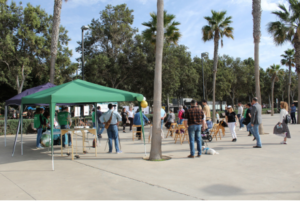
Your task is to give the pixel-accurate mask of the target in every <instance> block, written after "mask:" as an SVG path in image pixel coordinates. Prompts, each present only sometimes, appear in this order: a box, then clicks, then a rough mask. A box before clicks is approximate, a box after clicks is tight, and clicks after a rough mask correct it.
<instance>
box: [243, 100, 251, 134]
mask: <svg viewBox="0 0 300 201" xmlns="http://www.w3.org/2000/svg"><path fill="white" fill-rule="evenodd" d="M243 121H244V123H245V125H246V127H247V131H249V135H248V136H251V135H252V133H251V131H252V129H251V103H247V104H246V112H245V116H244V120H243Z"/></svg>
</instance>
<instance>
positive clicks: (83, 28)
mask: <svg viewBox="0 0 300 201" xmlns="http://www.w3.org/2000/svg"><path fill="white" fill-rule="evenodd" d="M88 29H89V27H88V26H82V27H81V30H82V32H81V37H82V38H81V47H82V50H81V51H82V58H81V60H82V61H81V65H82V68H81V73H82V80H84V40H83V35H84V30H88Z"/></svg>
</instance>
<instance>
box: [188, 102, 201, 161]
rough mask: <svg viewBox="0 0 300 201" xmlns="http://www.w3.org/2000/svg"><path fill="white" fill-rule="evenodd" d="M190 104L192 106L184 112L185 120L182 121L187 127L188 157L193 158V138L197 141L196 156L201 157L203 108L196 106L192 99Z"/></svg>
mask: <svg viewBox="0 0 300 201" xmlns="http://www.w3.org/2000/svg"><path fill="white" fill-rule="evenodd" d="M191 106H192V107H191V108H190V109H188V110H187V111H186V112H185V115H184V117H185V119H187V121H184V125H185V127H186V128H187V127H188V132H189V141H190V155H189V156H188V158H195V148H194V146H195V144H194V140H196V142H197V151H198V155H197V157H201V153H202V142H201V140H202V138H201V127H202V126H204V119H203V118H204V113H203V110H200V109H199V108H198V107H197V101H195V100H192V101H191Z"/></svg>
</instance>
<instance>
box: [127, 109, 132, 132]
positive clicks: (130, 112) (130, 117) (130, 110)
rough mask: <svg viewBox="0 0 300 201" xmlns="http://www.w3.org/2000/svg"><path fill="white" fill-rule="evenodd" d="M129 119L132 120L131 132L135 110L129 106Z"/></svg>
mask: <svg viewBox="0 0 300 201" xmlns="http://www.w3.org/2000/svg"><path fill="white" fill-rule="evenodd" d="M127 115H128V119H129V121H130V132H131V131H132V125H133V111H132V107H129V111H127Z"/></svg>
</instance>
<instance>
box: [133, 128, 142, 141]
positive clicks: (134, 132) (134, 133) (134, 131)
mask: <svg viewBox="0 0 300 201" xmlns="http://www.w3.org/2000/svg"><path fill="white" fill-rule="evenodd" d="M134 128H142V126H141V125H132V141H134V138H135V135H136V134H137V133H140V134H141V139H142V140H143V134H142V129H141V131H136V130H135V129H134Z"/></svg>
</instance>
